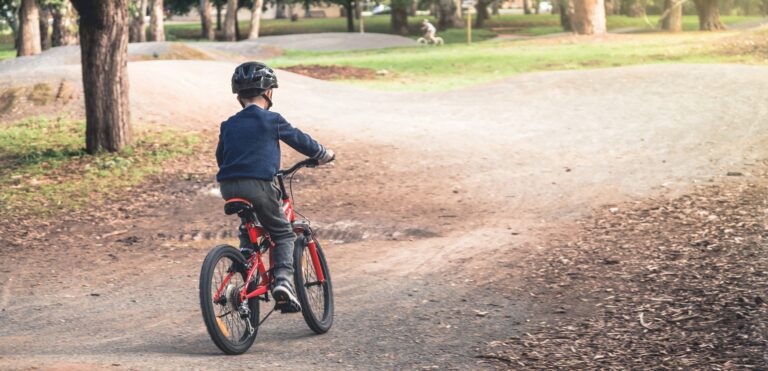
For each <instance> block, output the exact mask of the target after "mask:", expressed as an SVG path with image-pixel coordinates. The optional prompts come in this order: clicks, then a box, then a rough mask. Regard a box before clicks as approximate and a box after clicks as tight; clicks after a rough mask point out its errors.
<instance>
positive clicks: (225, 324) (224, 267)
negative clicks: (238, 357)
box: [200, 245, 259, 354]
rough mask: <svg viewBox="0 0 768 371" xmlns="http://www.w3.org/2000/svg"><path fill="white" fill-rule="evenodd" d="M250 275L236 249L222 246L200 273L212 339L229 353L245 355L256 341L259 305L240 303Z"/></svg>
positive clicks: (253, 301) (205, 316) (205, 317)
mask: <svg viewBox="0 0 768 371" xmlns="http://www.w3.org/2000/svg"><path fill="white" fill-rule="evenodd" d="M247 277H248V272H246V270H245V258H243V255H242V254H240V251H238V250H237V249H236V248H234V247H232V246H229V245H219V246H216V247H215V248H213V250H211V251H210V252H209V253H208V255H207V256H206V257H205V261H203V266H202V268H201V270H200V309H201V310H202V312H203V320H204V321H205V327H206V328H207V329H208V334H209V335H211V340H213V343H214V344H216V346H217V347H219V349H221V351H222V352H224V353H226V354H242V353H244V352H245V351H247V350H248V348H250V347H251V345H252V344H253V341H254V340H255V339H256V330H258V328H257V326H258V323H259V303H258V300H257V299H250V300H248V303H246V305H242V303H241V301H240V291H241V290H242V289H243V287H245V280H246V279H247Z"/></svg>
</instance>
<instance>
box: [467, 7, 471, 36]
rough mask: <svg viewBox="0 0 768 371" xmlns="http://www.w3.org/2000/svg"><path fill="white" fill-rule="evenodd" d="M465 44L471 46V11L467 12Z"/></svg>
mask: <svg viewBox="0 0 768 371" xmlns="http://www.w3.org/2000/svg"><path fill="white" fill-rule="evenodd" d="M467 44H472V11H467Z"/></svg>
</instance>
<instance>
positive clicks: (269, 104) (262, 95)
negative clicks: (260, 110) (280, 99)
mask: <svg viewBox="0 0 768 371" xmlns="http://www.w3.org/2000/svg"><path fill="white" fill-rule="evenodd" d="M261 97H262V98H264V100H266V101H267V111H269V109H270V108H272V99H269V97H268V96H267V94H266V92H265V93H263V94H261Z"/></svg>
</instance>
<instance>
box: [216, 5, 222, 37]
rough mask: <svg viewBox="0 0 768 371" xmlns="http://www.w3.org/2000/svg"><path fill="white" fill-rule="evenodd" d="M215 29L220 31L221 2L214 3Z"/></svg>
mask: <svg viewBox="0 0 768 371" xmlns="http://www.w3.org/2000/svg"><path fill="white" fill-rule="evenodd" d="M216 31H221V4H219V3H216Z"/></svg>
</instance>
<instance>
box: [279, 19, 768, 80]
mask: <svg viewBox="0 0 768 371" xmlns="http://www.w3.org/2000/svg"><path fill="white" fill-rule="evenodd" d="M742 37H748V36H744V35H742V34H740V33H736V32H722V33H702V32H695V33H681V34H662V33H655V34H635V35H615V36H608V37H605V38H597V39H595V38H585V37H576V36H567V37H562V38H556V39H544V40H527V41H498V42H487V43H477V44H473V45H461V44H454V45H446V46H444V47H424V48H397V49H386V50H371V51H355V52H332V53H308V52H288V53H286V54H285V55H283V56H281V57H278V58H276V59H274V60H272V61H271V62H270V63H271V64H272V65H273V66H275V67H287V66H293V65H298V64H305V65H308V64H319V65H343V66H355V67H362V68H370V69H374V70H388V71H390V72H392V73H391V74H390V75H389V76H387V77H383V78H377V79H374V80H350V81H349V82H350V83H354V84H362V85H365V86H368V87H373V88H380V89H387V90H444V89H455V88H461V87H467V86H472V85H477V84H480V83H484V82H489V81H493V80H497V79H500V78H503V77H508V76H513V75H516V74H520V73H526V72H535V71H550V70H575V69H585V68H600V67H614V66H625V65H634V64H652V63H713V62H721V63H722V62H733V63H763V64H764V63H766V59H768V46H767V45H764V44H765V43H764V44H758V45H760V46H759V47H761V48H763V49H748V50H747V49H743V48H736V49H733V48H731V49H729V45H730V44H731V43H736V44H738V42H737V41H739V40H741V39H742ZM758 39H760V38H758ZM762 40H766V38H765V36H762ZM757 50H762V52H756V51H757Z"/></svg>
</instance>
